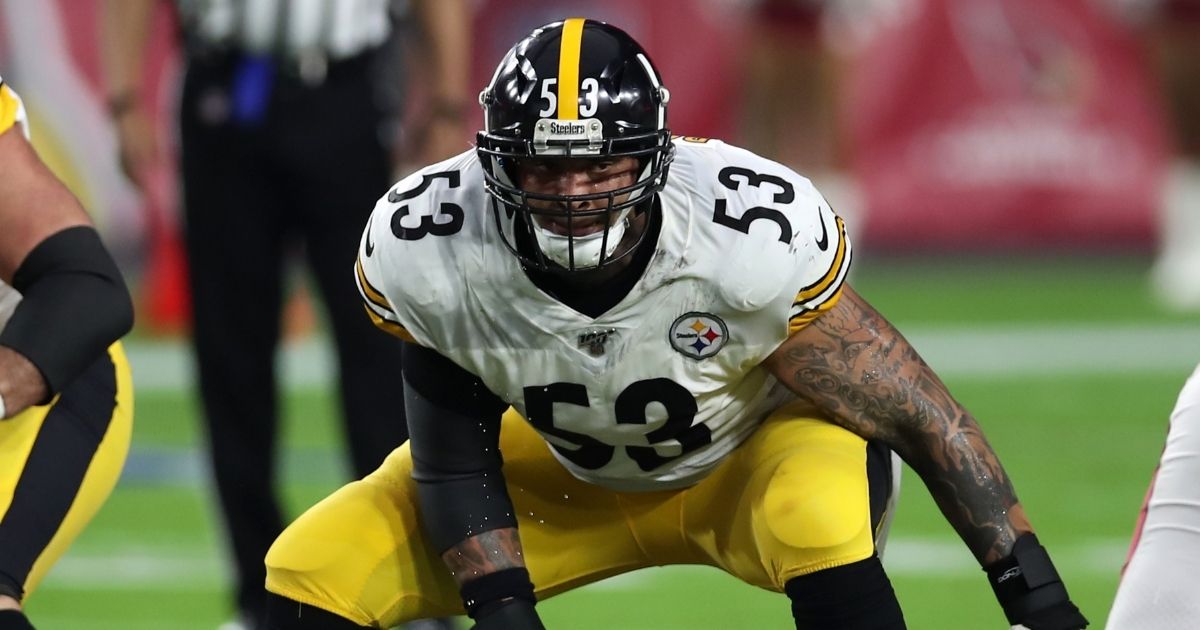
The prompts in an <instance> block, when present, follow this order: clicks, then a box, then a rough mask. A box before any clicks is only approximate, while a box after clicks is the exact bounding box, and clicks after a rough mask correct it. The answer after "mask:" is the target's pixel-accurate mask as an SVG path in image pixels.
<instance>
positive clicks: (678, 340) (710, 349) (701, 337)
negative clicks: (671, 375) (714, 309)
mask: <svg viewBox="0 0 1200 630" xmlns="http://www.w3.org/2000/svg"><path fill="white" fill-rule="evenodd" d="M668 334H669V335H670V341H671V347H672V348H675V350H676V351H677V352H679V353H680V354H682V355H684V356H687V357H690V358H693V359H696V360H697V361H699V360H701V359H707V358H708V357H711V356H713V355H714V354H716V353H718V352H720V351H721V348H724V347H725V342H726V341H727V340H728V339H729V329H728V328H727V327H726V326H725V322H723V321H721V318H720V317H717V316H716V315H713V314H711V313H684V314H683V315H680V316H679V318H678V319H676V320H675V322H674V323H673V324H671V331H670V332H669V333H668Z"/></svg>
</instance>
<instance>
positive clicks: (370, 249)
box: [367, 221, 375, 258]
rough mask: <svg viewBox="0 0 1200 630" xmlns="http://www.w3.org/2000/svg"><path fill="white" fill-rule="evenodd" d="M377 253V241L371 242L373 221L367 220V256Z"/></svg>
mask: <svg viewBox="0 0 1200 630" xmlns="http://www.w3.org/2000/svg"><path fill="white" fill-rule="evenodd" d="M374 253H375V243H372V242H371V222H370V221H368V222H367V258H370V257H371V254H374Z"/></svg>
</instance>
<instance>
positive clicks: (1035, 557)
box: [984, 533, 1070, 625]
mask: <svg viewBox="0 0 1200 630" xmlns="http://www.w3.org/2000/svg"><path fill="white" fill-rule="evenodd" d="M984 571H986V572H987V576H988V583H989V584H991V586H992V592H994V593H995V594H996V600H997V601H999V602H1000V607H1001V608H1003V609H1004V616H1005V617H1006V618H1007V619H1008V622H1009V623H1010V624H1014V625H1015V624H1018V623H1021V622H1022V621H1023V620H1024V619H1025V618H1026V617H1028V616H1029V615H1030V614H1032V613H1033V612H1035V611H1038V610H1041V609H1043V608H1047V607H1049V606H1052V605H1054V604H1056V603H1058V602H1066V601H1069V600H1070V598H1069V597H1068V595H1067V587H1066V586H1065V585H1064V584H1063V583H1062V579H1061V578H1059V577H1058V571H1057V570H1055V568H1054V563H1053V562H1051V561H1050V554H1049V553H1047V552H1046V548H1045V547H1043V546H1042V545H1041V544H1040V543H1038V539H1037V536H1036V535H1034V534H1033V533H1028V534H1023V535H1022V536H1021V537H1020V538H1018V539H1017V542H1016V544H1014V545H1013V550H1012V553H1011V554H1009V555H1008V556H1007V557H1005V558H1002V559H1000V560H998V561H996V562H994V563H992V564H991V565H988V566H987V567H986V568H985V569H984Z"/></svg>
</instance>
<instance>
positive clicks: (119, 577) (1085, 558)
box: [45, 537, 1129, 591]
mask: <svg viewBox="0 0 1200 630" xmlns="http://www.w3.org/2000/svg"><path fill="white" fill-rule="evenodd" d="M1128 544H1129V541H1128V540H1127V539H1102V538H1097V539H1084V540H1076V541H1057V542H1056V543H1055V544H1054V558H1055V562H1056V564H1058V565H1059V567H1066V568H1067V569H1065V571H1067V572H1069V573H1070V574H1072V575H1087V576H1095V577H1105V576H1112V577H1113V578H1114V579H1115V577H1116V576H1117V574H1118V572H1119V571H1120V568H1121V563H1122V562H1123V561H1124V558H1125V550H1126V548H1127V547H1128ZM884 565H885V566H886V567H887V570H888V572H889V573H890V574H892V575H897V576H900V575H904V576H912V577H919V578H920V577H928V578H934V579H941V578H958V577H964V578H965V577H979V567H978V565H976V564H975V560H974V558H972V557H971V554H970V552H969V551H968V550H967V548H966V546H964V545H963V544H962V542H960V541H958V540H956V539H952V538H907V537H894V538H893V539H892V540H890V541H889V542H888V547H887V551H886V554H885V555H884ZM711 571H713V569H711V568H708V567H696V566H684V567H659V568H654V569H647V570H642V571H635V572H632V573H627V574H625V575H621V576H617V577H614V578H609V579H607V580H605V581H603V582H601V583H599V584H594V585H592V586H590V587H589V588H594V589H606V590H616V591H624V590H636V589H640V588H642V587H643V585H645V584H647V583H648V582H650V581H654V580H660V579H668V580H669V579H673V578H672V577H670V576H668V575H665V574H664V572H668V573H670V574H671V575H672V576H678V577H680V578H686V577H687V575H688V574H695V573H697V572H701V573H703V572H711ZM228 576H229V574H228V570H227V568H226V562H225V559H224V558H223V557H222V556H221V555H220V553H219V552H217V551H216V550H214V549H213V548H211V547H207V548H206V547H201V546H196V545H195V544H191V545H187V544H181V545H172V546H155V545H129V544H120V543H119V544H105V545H102V546H101V545H97V546H87V545H77V546H76V547H75V548H73V549H72V550H71V552H70V553H69V554H67V555H66V556H65V557H63V558H62V560H60V561H59V562H58V564H57V565H56V566H55V567H54V570H53V571H52V572H51V573H50V575H48V576H47V577H46V580H45V585H46V586H47V587H52V588H58V589H144V590H150V591H154V590H164V591H176V590H183V589H192V588H213V589H218V588H224V587H225V585H226V584H227V583H228V579H229V578H228Z"/></svg>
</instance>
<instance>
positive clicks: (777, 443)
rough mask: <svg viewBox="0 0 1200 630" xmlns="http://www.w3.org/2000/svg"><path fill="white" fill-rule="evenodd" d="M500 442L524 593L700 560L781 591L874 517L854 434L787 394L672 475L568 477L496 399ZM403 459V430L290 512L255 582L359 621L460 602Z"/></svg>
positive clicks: (857, 546)
mask: <svg viewBox="0 0 1200 630" xmlns="http://www.w3.org/2000/svg"><path fill="white" fill-rule="evenodd" d="M500 444H501V451H502V452H503V453H504V478H505V481H506V483H507V485H508V493H509V496H510V497H511V498H512V501H513V505H514V506H515V508H516V510H517V517H518V520H519V526H520V535H521V543H522V546H523V547H524V554H525V559H526V563H527V565H528V568H529V572H530V574H531V576H532V579H533V583H534V586H535V588H536V592H537V596H538V598H539V599H545V598H547V597H551V596H553V595H555V594H558V593H561V592H563V591H566V590H568V589H571V588H574V587H576V586H580V585H583V584H588V583H590V582H595V581H598V580H601V579H603V578H606V577H609V576H613V575H617V574H619V573H624V572H627V571H632V570H634V569H639V568H643V567H650V566H656V565H669V564H707V565H712V566H716V567H719V568H721V569H723V570H725V571H726V572H728V573H730V574H732V575H734V576H736V577H738V578H740V579H741V580H743V581H745V582H747V583H750V584H753V585H756V586H760V587H762V588H766V589H770V590H773V591H782V590H783V585H784V584H785V583H786V582H787V581H788V580H789V579H791V578H793V577H796V576H798V575H803V574H806V573H811V572H813V571H818V570H820V569H824V568H828V567H834V566H839V565H843V564H849V563H851V562H856V561H859V560H863V559H865V558H868V557H870V556H871V555H872V554H873V553H874V552H875V545H874V540H873V535H874V533H876V531H877V529H878V527H882V526H883V525H884V524H885V523H886V522H887V521H888V517H887V516H885V517H884V518H881V519H879V520H880V522H879V523H878V525H876V524H873V523H872V519H871V510H870V505H869V499H868V479H867V477H868V475H867V464H866V460H867V445H866V443H865V442H864V441H863V440H862V439H861V438H859V437H858V436H856V435H854V434H852V433H850V432H848V431H846V430H844V429H841V428H839V427H836V426H834V425H832V424H829V423H827V422H825V421H823V420H820V419H818V418H816V416H815V413H813V412H812V410H811V409H810V408H802V407H800V406H799V405H797V406H793V407H785V408H783V409H781V410H780V411H777V412H776V413H775V414H774V415H772V416H771V417H770V418H768V419H767V421H766V422H765V423H764V424H763V426H762V427H760V428H759V430H758V431H756V432H755V433H754V435H752V436H751V437H750V439H749V440H747V441H746V443H745V444H743V445H742V446H740V447H739V448H738V449H736V450H735V451H734V452H733V453H731V454H730V455H729V456H728V457H726V458H725V460H724V461H723V462H722V463H721V464H720V465H719V466H718V467H717V469H715V470H714V471H713V472H712V473H711V474H709V475H708V476H707V477H706V478H705V479H703V480H702V481H701V482H699V483H698V484H696V485H694V486H691V487H689V488H686V489H683V490H674V491H663V492H645V493H642V492H638V493H632V492H615V491H612V490H608V489H606V488H602V487H599V486H595V485H592V484H588V483H585V482H582V481H579V480H578V479H576V478H574V477H572V476H571V475H570V473H568V472H567V471H566V470H565V469H563V467H562V466H561V465H560V464H559V463H558V461H557V460H555V459H554V456H553V455H551V454H550V452H549V448H548V446H547V445H546V443H545V442H544V441H543V440H542V438H541V437H540V436H539V435H538V434H537V433H535V432H534V431H533V430H532V429H531V428H530V427H529V426H528V424H527V423H526V422H525V421H524V420H523V419H522V418H520V417H519V416H518V415H517V414H516V413H515V412H513V411H511V410H510V411H509V413H508V414H507V415H506V416H505V418H504V423H503V425H502V432H501V436H500ZM411 470H412V460H411V457H410V454H409V450H408V446H407V444H406V445H404V446H401V447H400V448H398V449H396V450H395V451H394V452H393V453H392V454H391V455H390V456H389V457H388V458H387V460H386V461H385V462H384V463H383V465H382V466H381V467H380V468H379V469H378V470H377V471H375V472H374V473H372V474H371V475H369V476H368V477H366V478H365V479H363V480H361V481H357V482H353V483H350V484H348V485H346V486H344V487H342V488H341V489H340V490H338V491H337V492H335V493H334V494H332V495H331V496H329V497H328V498H326V499H325V500H324V501H322V502H320V503H318V504H317V505H316V506H314V507H313V508H311V509H310V510H308V511H307V512H306V513H304V514H303V515H302V516H301V517H300V518H299V519H297V520H296V521H295V522H294V523H293V524H292V525H291V526H290V527H288V528H287V530H285V531H284V532H283V534H282V535H281V536H280V537H279V539H278V540H276V542H275V544H274V545H273V546H272V547H271V550H270V551H269V552H268V553H267V557H266V564H267V589H268V590H269V591H271V592H273V593H276V594H278V595H282V596H284V597H288V598H291V599H293V600H297V601H300V602H304V603H307V604H311V605H313V606H317V607H318V608H322V609H324V610H328V611H330V612H333V613H336V614H338V615H341V616H343V617H346V618H347V619H350V620H352V621H354V622H356V623H358V624H360V625H365V626H371V627H382V628H389V627H392V626H394V625H397V624H400V623H403V622H405V621H409V620H413V619H421V618H427V617H441V616H448V615H458V614H462V613H463V608H462V603H461V600H460V598H459V595H458V589H457V587H456V586H455V584H454V581H453V580H452V579H451V577H450V575H449V572H448V571H447V570H446V568H445V566H444V565H443V564H442V560H441V558H439V557H438V555H437V553H436V552H435V551H434V550H433V549H431V548H430V547H429V546H428V545H426V543H425V538H424V536H423V535H422V532H421V528H420V516H419V507H418V505H417V494H416V487H415V482H414V481H412V479H411V478H410V473H411ZM895 478H897V479H898V476H896V477H895ZM876 482H878V480H876ZM885 483H886V482H885ZM873 528H875V529H873Z"/></svg>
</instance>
